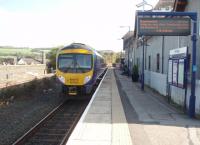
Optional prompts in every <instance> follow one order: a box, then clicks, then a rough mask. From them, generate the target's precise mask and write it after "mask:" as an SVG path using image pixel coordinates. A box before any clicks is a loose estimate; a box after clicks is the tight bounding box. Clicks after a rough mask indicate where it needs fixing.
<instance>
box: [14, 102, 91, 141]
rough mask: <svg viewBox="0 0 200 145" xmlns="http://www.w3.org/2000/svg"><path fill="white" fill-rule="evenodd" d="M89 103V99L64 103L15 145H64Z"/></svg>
mask: <svg viewBox="0 0 200 145" xmlns="http://www.w3.org/2000/svg"><path fill="white" fill-rule="evenodd" d="M88 103H89V99H87V100H68V101H66V102H64V103H63V104H62V105H60V106H59V107H57V108H56V109H55V110H53V111H52V112H51V113H49V115H47V116H46V117H45V118H44V119H43V120H42V121H40V122H39V123H38V124H37V125H36V126H34V127H33V128H32V129H31V130H30V131H29V132H27V133H26V134H25V135H24V136H22V137H21V138H20V139H18V140H17V141H16V142H15V143H14V144H13V145H22V144H23V145H62V144H64V143H65V142H66V141H67V139H68V137H69V135H70V134H71V132H72V130H73V128H74V127H75V125H76V123H77V122H78V120H79V118H80V116H81V114H82V112H83V111H84V109H85V108H86V106H87V104H88Z"/></svg>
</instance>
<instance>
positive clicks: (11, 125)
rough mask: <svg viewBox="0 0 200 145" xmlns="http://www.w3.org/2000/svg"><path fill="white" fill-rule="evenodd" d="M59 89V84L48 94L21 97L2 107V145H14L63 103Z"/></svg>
mask: <svg viewBox="0 0 200 145" xmlns="http://www.w3.org/2000/svg"><path fill="white" fill-rule="evenodd" d="M55 84H56V83H55ZM59 87H60V86H59V85H58V84H57V85H54V87H53V88H51V90H50V91H48V92H45V93H40V94H37V95H33V96H32V97H19V98H16V99H14V101H13V103H11V104H9V105H5V106H0V145H9V144H12V143H13V142H14V141H15V140H16V139H18V138H19V137H20V136H22V135H23V134H24V133H25V132H27V131H28V130H29V129H30V128H31V127H32V126H34V125H35V124H36V123H37V122H38V121H40V120H41V119H42V118H43V117H44V116H46V115H47V114H48V113H49V112H50V111H51V110H52V109H54V107H55V106H57V105H58V104H60V103H61V102H63V101H64V100H65V98H64V97H60V96H59V91H60V89H59Z"/></svg>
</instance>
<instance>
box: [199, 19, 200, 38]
mask: <svg viewBox="0 0 200 145" xmlns="http://www.w3.org/2000/svg"><path fill="white" fill-rule="evenodd" d="M199 36H200V20H199Z"/></svg>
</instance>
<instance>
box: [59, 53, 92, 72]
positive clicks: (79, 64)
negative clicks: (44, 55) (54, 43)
mask: <svg viewBox="0 0 200 145" xmlns="http://www.w3.org/2000/svg"><path fill="white" fill-rule="evenodd" d="M58 69H60V70H61V71H63V72H73V73H75V72H77V73H81V72H87V71H89V70H91V69H92V55H91V54H60V55H59V57H58Z"/></svg>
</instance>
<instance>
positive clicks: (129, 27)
mask: <svg viewBox="0 0 200 145" xmlns="http://www.w3.org/2000/svg"><path fill="white" fill-rule="evenodd" d="M125 27H126V28H128V35H130V26H120V28H125ZM128 39H129V38H128ZM130 41H131V40H128V64H127V65H128V76H129V75H130V71H129V66H130V65H129V51H130Z"/></svg>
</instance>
